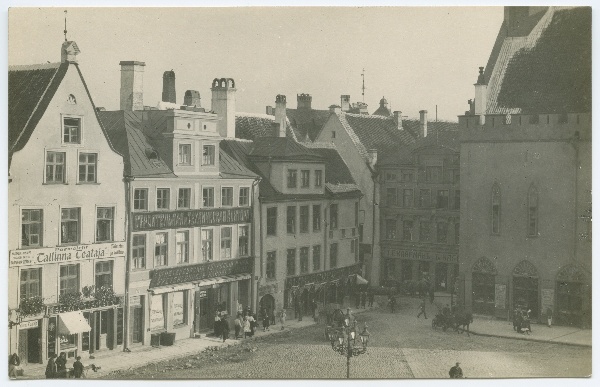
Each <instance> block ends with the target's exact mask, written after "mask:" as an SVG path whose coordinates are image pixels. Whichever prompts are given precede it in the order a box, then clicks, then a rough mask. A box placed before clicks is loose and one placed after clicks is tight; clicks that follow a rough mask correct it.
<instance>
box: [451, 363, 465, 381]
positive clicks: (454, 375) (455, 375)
mask: <svg viewBox="0 0 600 387" xmlns="http://www.w3.org/2000/svg"><path fill="white" fill-rule="evenodd" d="M448 374H449V375H450V379H462V378H463V372H462V369H461V368H460V363H458V362H457V363H456V365H455V366H454V367H452V368H450V371H449V372H448Z"/></svg>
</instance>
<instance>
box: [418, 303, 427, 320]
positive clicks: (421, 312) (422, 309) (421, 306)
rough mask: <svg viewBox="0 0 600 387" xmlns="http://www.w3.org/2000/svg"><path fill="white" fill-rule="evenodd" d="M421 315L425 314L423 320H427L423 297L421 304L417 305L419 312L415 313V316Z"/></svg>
mask: <svg viewBox="0 0 600 387" xmlns="http://www.w3.org/2000/svg"><path fill="white" fill-rule="evenodd" d="M421 315H425V320H427V312H426V311H425V298H423V299H422V300H421V305H420V306H419V314H418V315H417V318H419V317H420V316H421Z"/></svg>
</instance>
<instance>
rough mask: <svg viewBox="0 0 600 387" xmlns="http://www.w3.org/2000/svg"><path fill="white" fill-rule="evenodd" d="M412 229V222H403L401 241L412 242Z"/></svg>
mask: <svg viewBox="0 0 600 387" xmlns="http://www.w3.org/2000/svg"><path fill="white" fill-rule="evenodd" d="M412 228H413V221H412V220H405V221H403V222H402V239H403V240H405V241H412V240H413V232H412Z"/></svg>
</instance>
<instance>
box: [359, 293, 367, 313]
mask: <svg viewBox="0 0 600 387" xmlns="http://www.w3.org/2000/svg"><path fill="white" fill-rule="evenodd" d="M360 306H362V308H363V309H365V308H366V307H367V292H362V293H360Z"/></svg>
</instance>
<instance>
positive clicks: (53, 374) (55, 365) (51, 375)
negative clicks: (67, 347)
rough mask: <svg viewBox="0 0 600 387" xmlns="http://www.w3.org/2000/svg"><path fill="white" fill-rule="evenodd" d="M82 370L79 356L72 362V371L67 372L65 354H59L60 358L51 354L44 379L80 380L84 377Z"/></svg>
mask: <svg viewBox="0 0 600 387" xmlns="http://www.w3.org/2000/svg"><path fill="white" fill-rule="evenodd" d="M83 370H84V367H83V363H81V356H77V357H76V360H75V362H73V370H72V371H71V372H69V370H68V369H67V354H66V353H65V352H61V353H60V356H56V354H55V353H53V354H52V355H50V359H48V365H47V366H46V379H67V378H69V377H74V378H76V379H80V378H82V377H84V376H85V375H84V372H83Z"/></svg>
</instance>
